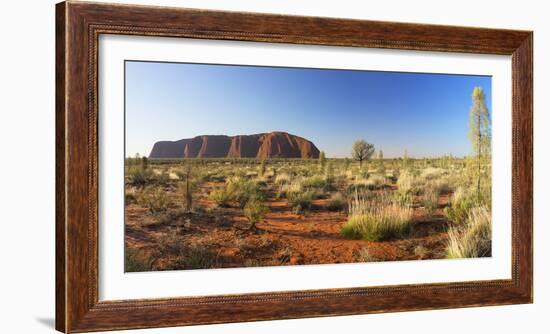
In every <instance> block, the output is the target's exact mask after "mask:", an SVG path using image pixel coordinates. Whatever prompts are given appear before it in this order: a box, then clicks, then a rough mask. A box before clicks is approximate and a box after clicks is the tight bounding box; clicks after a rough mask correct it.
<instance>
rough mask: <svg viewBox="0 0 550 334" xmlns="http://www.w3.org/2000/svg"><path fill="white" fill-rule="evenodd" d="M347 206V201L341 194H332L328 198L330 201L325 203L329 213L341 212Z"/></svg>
mask: <svg viewBox="0 0 550 334" xmlns="http://www.w3.org/2000/svg"><path fill="white" fill-rule="evenodd" d="M347 205H348V201H347V199H346V198H345V197H344V195H342V193H340V192H338V193H334V194H332V195H331V196H330V199H329V200H328V202H327V210H329V211H342V210H344V209H345V208H346V207H347Z"/></svg>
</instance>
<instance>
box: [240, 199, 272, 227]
mask: <svg viewBox="0 0 550 334" xmlns="http://www.w3.org/2000/svg"><path fill="white" fill-rule="evenodd" d="M243 211H244V216H245V217H246V219H247V220H248V222H249V223H250V229H256V224H257V223H259V222H260V221H261V220H262V219H263V218H264V216H265V214H266V213H267V212H268V211H269V209H268V208H267V206H266V205H265V204H264V203H262V202H260V201H259V200H257V199H251V200H250V201H248V202H247V203H246V205H245V206H244V209H243Z"/></svg>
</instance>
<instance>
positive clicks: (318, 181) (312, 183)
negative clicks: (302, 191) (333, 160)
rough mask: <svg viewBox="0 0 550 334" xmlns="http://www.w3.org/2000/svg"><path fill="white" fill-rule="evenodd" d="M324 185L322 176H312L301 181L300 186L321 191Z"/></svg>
mask: <svg viewBox="0 0 550 334" xmlns="http://www.w3.org/2000/svg"><path fill="white" fill-rule="evenodd" d="M325 185H326V182H325V178H324V177H323V176H322V175H313V176H310V177H307V178H305V179H304V180H303V181H302V186H303V187H304V188H315V189H322V188H323V187H325Z"/></svg>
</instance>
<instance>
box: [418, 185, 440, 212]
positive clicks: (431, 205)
mask: <svg viewBox="0 0 550 334" xmlns="http://www.w3.org/2000/svg"><path fill="white" fill-rule="evenodd" d="M439 195H440V191H439V188H438V187H437V186H436V185H434V184H431V183H428V184H426V187H425V188H424V194H423V196H422V204H423V206H424V208H425V209H426V210H428V211H429V212H432V211H434V210H435V209H437V208H438V207H439Z"/></svg>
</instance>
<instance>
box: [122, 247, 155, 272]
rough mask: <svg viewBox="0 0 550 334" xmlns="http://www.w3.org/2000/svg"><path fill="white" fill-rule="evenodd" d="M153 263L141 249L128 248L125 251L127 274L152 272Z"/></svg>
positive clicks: (125, 269)
mask: <svg viewBox="0 0 550 334" xmlns="http://www.w3.org/2000/svg"><path fill="white" fill-rule="evenodd" d="M152 263H153V261H152V259H151V258H150V257H149V256H148V255H147V254H145V253H144V252H142V251H140V250H139V249H135V248H126V249H125V251H124V271H125V272H142V271H150V270H151V266H152Z"/></svg>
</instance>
